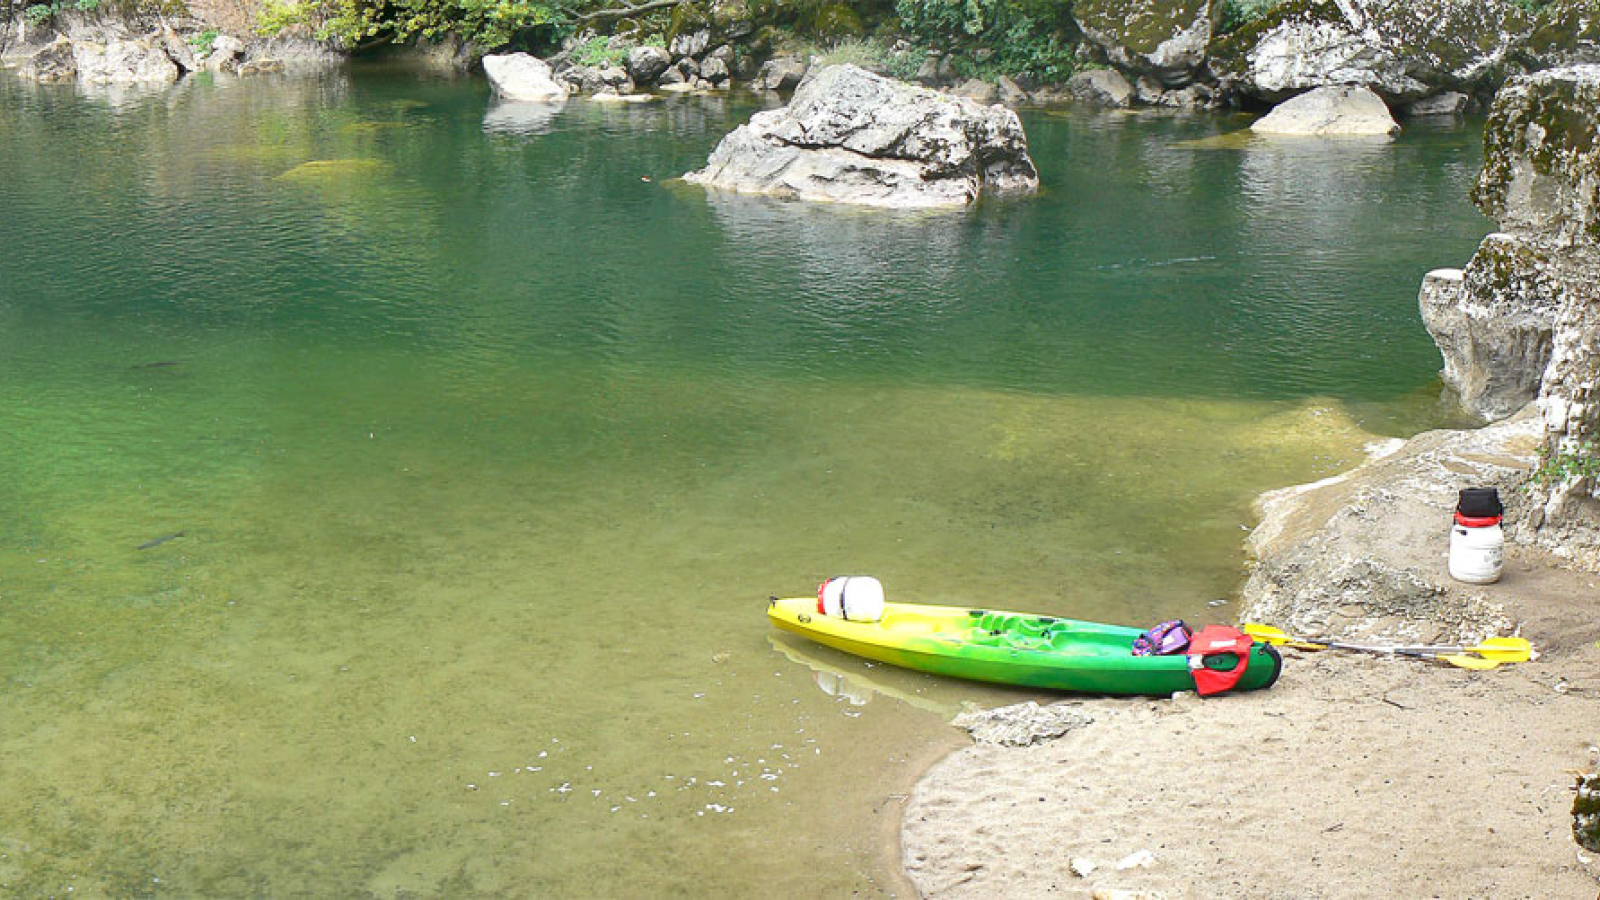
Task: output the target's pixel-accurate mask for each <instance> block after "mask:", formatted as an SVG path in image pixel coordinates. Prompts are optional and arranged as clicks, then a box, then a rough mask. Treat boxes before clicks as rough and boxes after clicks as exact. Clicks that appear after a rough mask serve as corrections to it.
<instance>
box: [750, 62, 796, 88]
mask: <svg viewBox="0 0 1600 900" xmlns="http://www.w3.org/2000/svg"><path fill="white" fill-rule="evenodd" d="M808 68H809V66H807V65H806V62H805V60H802V59H798V58H796V57H793V56H779V57H774V58H772V59H769V60H767V61H766V62H764V63H762V64H761V69H760V70H759V71H758V72H757V73H756V79H755V83H754V84H753V85H751V86H752V87H754V88H756V89H758V90H767V91H792V90H794V89H795V88H797V87H799V86H800V80H801V79H802V78H805V77H806V69H808Z"/></svg>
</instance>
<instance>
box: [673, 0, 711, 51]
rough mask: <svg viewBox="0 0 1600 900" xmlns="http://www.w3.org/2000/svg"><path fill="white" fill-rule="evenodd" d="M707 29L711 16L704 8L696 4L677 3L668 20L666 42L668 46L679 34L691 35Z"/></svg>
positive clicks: (709, 25)
mask: <svg viewBox="0 0 1600 900" xmlns="http://www.w3.org/2000/svg"><path fill="white" fill-rule="evenodd" d="M709 27H711V16H710V14H709V13H707V12H706V9H705V7H703V6H700V5H699V4H697V3H679V4H678V5H677V6H674V7H673V8H672V17H671V18H670V19H668V24H667V34H666V41H667V43H668V44H669V45H670V44H671V43H672V39H673V38H675V37H677V36H678V35H680V34H693V33H694V32H696V31H699V30H700V29H702V28H709Z"/></svg>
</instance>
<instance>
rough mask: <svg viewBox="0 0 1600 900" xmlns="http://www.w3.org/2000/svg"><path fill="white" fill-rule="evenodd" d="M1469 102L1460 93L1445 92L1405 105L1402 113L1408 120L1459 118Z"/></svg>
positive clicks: (1465, 96) (1467, 98) (1468, 99)
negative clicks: (1442, 117)
mask: <svg viewBox="0 0 1600 900" xmlns="http://www.w3.org/2000/svg"><path fill="white" fill-rule="evenodd" d="M1470 100H1471V98H1470V97H1468V96H1467V95H1466V94H1463V93H1461V92H1460V91H1445V92H1444V93H1442V94H1435V95H1433V96H1432V97H1424V98H1422V99H1421V100H1418V101H1416V102H1415V103H1408V104H1406V105H1405V107H1404V113H1405V116H1406V118H1408V119H1421V118H1428V117H1433V116H1459V115H1461V114H1462V113H1464V112H1466V111H1467V104H1468V102H1470Z"/></svg>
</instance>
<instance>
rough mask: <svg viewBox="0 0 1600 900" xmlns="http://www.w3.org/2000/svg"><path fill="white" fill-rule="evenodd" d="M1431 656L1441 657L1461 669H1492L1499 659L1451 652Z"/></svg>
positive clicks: (1498, 663)
mask: <svg viewBox="0 0 1600 900" xmlns="http://www.w3.org/2000/svg"><path fill="white" fill-rule="evenodd" d="M1433 658H1434V659H1442V660H1444V661H1445V662H1447V663H1449V664H1450V665H1452V666H1456V667H1457V668H1462V669H1493V668H1495V667H1496V666H1498V665H1500V660H1498V659H1486V658H1484V657H1481V656H1468V655H1467V654H1465V653H1452V654H1450V655H1449V656H1435V657H1433Z"/></svg>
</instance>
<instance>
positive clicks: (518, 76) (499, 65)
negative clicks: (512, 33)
mask: <svg viewBox="0 0 1600 900" xmlns="http://www.w3.org/2000/svg"><path fill="white" fill-rule="evenodd" d="M483 72H484V74H485V75H487V76H489V84H490V85H491V86H492V87H493V88H494V91H495V93H496V94H498V95H499V96H501V97H503V98H505V99H507V100H523V101H527V100H536V101H537V100H544V101H561V100H565V99H567V86H566V85H564V84H562V83H561V82H559V81H557V80H556V79H555V76H554V75H552V74H551V72H550V65H549V64H548V63H546V62H545V61H544V60H542V59H536V58H534V57H533V56H530V55H528V54H526V53H507V54H500V55H490V56H485V57H484V58H483Z"/></svg>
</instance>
